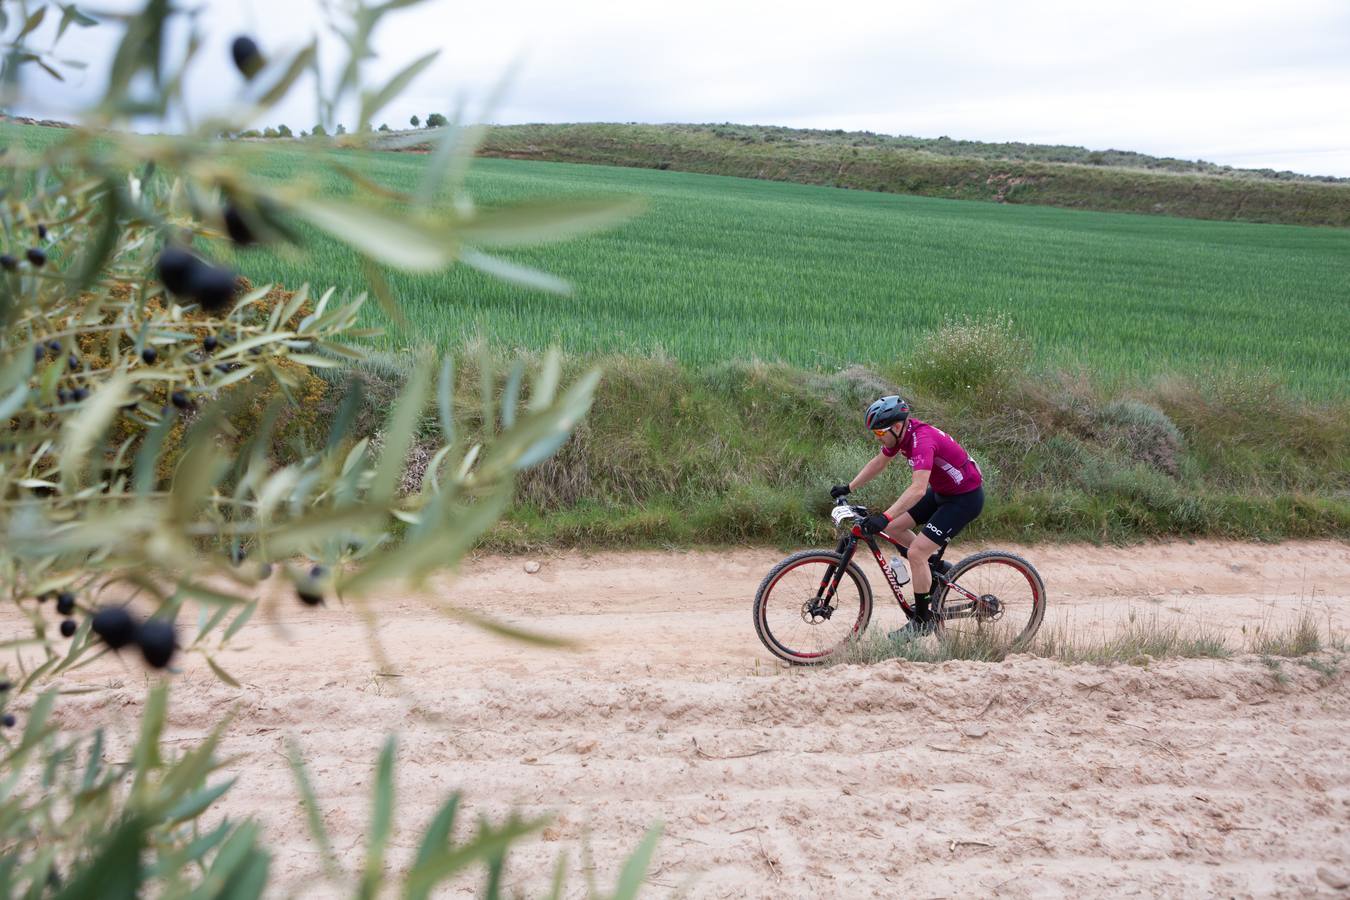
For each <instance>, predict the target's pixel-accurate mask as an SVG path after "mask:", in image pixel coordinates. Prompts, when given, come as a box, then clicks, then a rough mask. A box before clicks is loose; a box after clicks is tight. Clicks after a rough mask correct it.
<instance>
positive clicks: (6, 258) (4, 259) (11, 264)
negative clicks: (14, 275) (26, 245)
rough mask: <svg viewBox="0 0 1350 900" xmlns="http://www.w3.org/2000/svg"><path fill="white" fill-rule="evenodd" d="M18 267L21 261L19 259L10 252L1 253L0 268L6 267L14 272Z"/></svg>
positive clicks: (7, 270)
mask: <svg viewBox="0 0 1350 900" xmlns="http://www.w3.org/2000/svg"><path fill="white" fill-rule="evenodd" d="M18 267H19V261H18V260H17V259H15V258H14V257H12V256H10V255H9V254H8V253H5V254H0V269H4V270H5V271H6V272H13V271H14V270H15V269H17V268H18Z"/></svg>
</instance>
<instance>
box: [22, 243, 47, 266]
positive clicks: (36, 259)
mask: <svg viewBox="0 0 1350 900" xmlns="http://www.w3.org/2000/svg"><path fill="white" fill-rule="evenodd" d="M24 255H25V256H27V257H28V261H29V262H30V263H32V264H33V266H34V267H35V268H38V269H40V268H42V267H43V266H45V265H46V264H47V254H46V253H45V252H43V250H42V248H41V247H29V248H28V252H27V253H25V254H24Z"/></svg>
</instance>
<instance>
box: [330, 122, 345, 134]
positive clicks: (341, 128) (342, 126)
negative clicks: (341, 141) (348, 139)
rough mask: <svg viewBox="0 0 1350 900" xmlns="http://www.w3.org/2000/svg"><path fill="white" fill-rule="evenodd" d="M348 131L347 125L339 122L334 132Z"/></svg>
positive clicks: (343, 132)
mask: <svg viewBox="0 0 1350 900" xmlns="http://www.w3.org/2000/svg"><path fill="white" fill-rule="evenodd" d="M346 133H347V126H346V125H343V124H342V123H341V122H339V123H338V127H337V131H335V132H333V134H346Z"/></svg>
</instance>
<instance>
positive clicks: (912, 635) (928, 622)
mask: <svg viewBox="0 0 1350 900" xmlns="http://www.w3.org/2000/svg"><path fill="white" fill-rule="evenodd" d="M936 628H937V619H936V618H935V617H933V616H929V617H928V618H926V619H910V620H909V624H908V625H906V626H905V627H904V628H897V629H895V630H894V631H892V632H891V633H890V634H888V635H886V637H888V638H890V639H891V640H893V641H898V642H900V643H902V644H908V643H909V642H910V641H915V640H918V639H919V638H922V637H927V636H928V635H930V634H932V633H933V632H934V631H935V630H936Z"/></svg>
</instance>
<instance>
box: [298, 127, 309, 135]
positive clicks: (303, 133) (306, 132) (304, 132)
mask: <svg viewBox="0 0 1350 900" xmlns="http://www.w3.org/2000/svg"><path fill="white" fill-rule="evenodd" d="M300 136H301V137H309V132H308V131H305V129H303V128H301V129H300Z"/></svg>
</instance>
